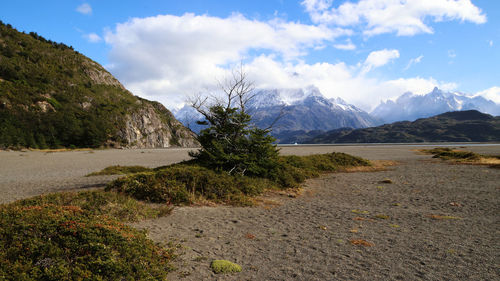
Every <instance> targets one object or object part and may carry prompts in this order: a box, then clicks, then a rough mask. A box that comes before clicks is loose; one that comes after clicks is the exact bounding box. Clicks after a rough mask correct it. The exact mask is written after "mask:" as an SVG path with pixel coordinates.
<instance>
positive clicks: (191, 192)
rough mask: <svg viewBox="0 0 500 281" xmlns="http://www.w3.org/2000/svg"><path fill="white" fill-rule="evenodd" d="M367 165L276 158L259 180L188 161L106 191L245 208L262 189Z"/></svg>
mask: <svg viewBox="0 0 500 281" xmlns="http://www.w3.org/2000/svg"><path fill="white" fill-rule="evenodd" d="M367 165H370V163H369V162H368V161H366V160H364V159H362V158H359V157H354V156H351V155H348V154H344V153H329V154H322V155H310V156H280V157H279V161H278V164H277V165H276V167H274V169H272V170H270V171H269V172H268V173H267V175H268V176H267V178H262V177H250V176H242V175H230V174H229V173H227V172H224V171H214V170H211V169H208V168H206V167H202V166H200V165H198V164H197V162H196V161H188V162H184V163H181V164H176V165H172V166H163V167H161V168H156V169H154V170H153V171H149V172H144V173H137V174H131V175H128V176H126V177H123V178H119V179H117V180H115V181H113V182H111V183H110V184H108V186H107V187H106V190H116V191H118V192H122V193H126V194H129V195H131V196H132V197H134V198H136V199H139V200H145V201H149V202H154V203H170V204H191V203H194V202H196V201H198V200H210V201H214V202H222V203H228V204H237V205H247V204H250V201H251V200H250V199H249V197H251V196H255V195H259V194H261V193H262V192H263V191H264V190H266V189H272V188H279V189H285V188H292V187H297V186H298V185H299V184H300V183H302V182H304V181H305V180H306V179H308V178H312V177H317V176H319V175H320V173H324V172H334V171H338V170H342V169H345V168H349V167H355V166H367Z"/></svg>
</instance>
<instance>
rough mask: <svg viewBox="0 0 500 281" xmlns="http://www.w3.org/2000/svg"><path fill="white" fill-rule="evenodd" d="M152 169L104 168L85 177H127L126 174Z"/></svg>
mask: <svg viewBox="0 0 500 281" xmlns="http://www.w3.org/2000/svg"><path fill="white" fill-rule="evenodd" d="M151 170H152V169H150V168H146V167H143V166H120V165H117V166H109V167H106V168H104V169H103V170H102V171H99V172H93V173H90V174H88V175H87V177H90V176H102V175H127V174H135V173H141V172H147V171H151Z"/></svg>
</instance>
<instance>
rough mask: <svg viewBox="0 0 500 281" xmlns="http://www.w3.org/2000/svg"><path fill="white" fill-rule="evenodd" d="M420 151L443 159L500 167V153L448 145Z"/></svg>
mask: <svg viewBox="0 0 500 281" xmlns="http://www.w3.org/2000/svg"><path fill="white" fill-rule="evenodd" d="M420 151H421V152H423V153H426V154H433V155H434V156H432V157H433V158H439V159H443V160H446V161H450V162H452V163H459V164H473V165H488V166H489V167H491V168H500V155H494V156H491V155H481V154H477V153H474V152H470V151H462V150H457V149H452V148H448V147H438V148H433V149H422V150H420Z"/></svg>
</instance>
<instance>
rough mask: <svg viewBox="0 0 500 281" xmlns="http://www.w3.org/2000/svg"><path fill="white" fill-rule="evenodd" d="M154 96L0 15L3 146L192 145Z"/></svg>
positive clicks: (189, 136)
mask: <svg viewBox="0 0 500 281" xmlns="http://www.w3.org/2000/svg"><path fill="white" fill-rule="evenodd" d="M195 144H196V140H195V135H194V134H193V133H192V132H191V131H190V130H188V129H186V128H185V127H184V126H183V125H182V124H181V123H180V122H178V121H177V120H176V119H175V117H174V116H173V115H172V113H171V112H170V111H168V110H167V109H166V108H165V107H164V106H163V105H161V104H160V103H158V102H152V101H148V100H145V99H141V98H139V97H136V96H134V95H132V93H130V92H129V91H127V90H126V89H125V88H124V87H123V85H122V84H121V83H120V82H119V81H118V80H117V79H116V78H114V77H113V76H112V75H111V74H110V73H109V72H108V71H106V70H105V69H104V68H103V67H102V66H101V65H99V64H98V63H96V62H94V61H92V60H91V59H89V58H87V57H85V56H83V55H82V54H80V53H78V52H76V51H74V50H73V48H72V47H69V46H67V45H65V44H62V43H56V42H52V41H50V40H46V39H45V38H43V37H41V36H39V35H38V34H36V33H33V32H32V33H30V34H25V33H23V32H19V31H17V30H15V29H14V28H12V26H10V25H7V24H4V23H2V22H0V148H5V147H32V148H48V147H102V146H113V147H133V148H156V147H170V146H194V145H195Z"/></svg>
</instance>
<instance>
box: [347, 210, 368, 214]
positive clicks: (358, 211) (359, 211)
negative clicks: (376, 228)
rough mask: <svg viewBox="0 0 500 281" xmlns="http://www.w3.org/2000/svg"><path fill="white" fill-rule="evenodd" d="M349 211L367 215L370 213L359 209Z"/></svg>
mask: <svg viewBox="0 0 500 281" xmlns="http://www.w3.org/2000/svg"><path fill="white" fill-rule="evenodd" d="M351 212H352V213H355V214H363V215H368V214H369V213H370V212H368V211H361V210H358V209H354V210H351Z"/></svg>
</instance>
